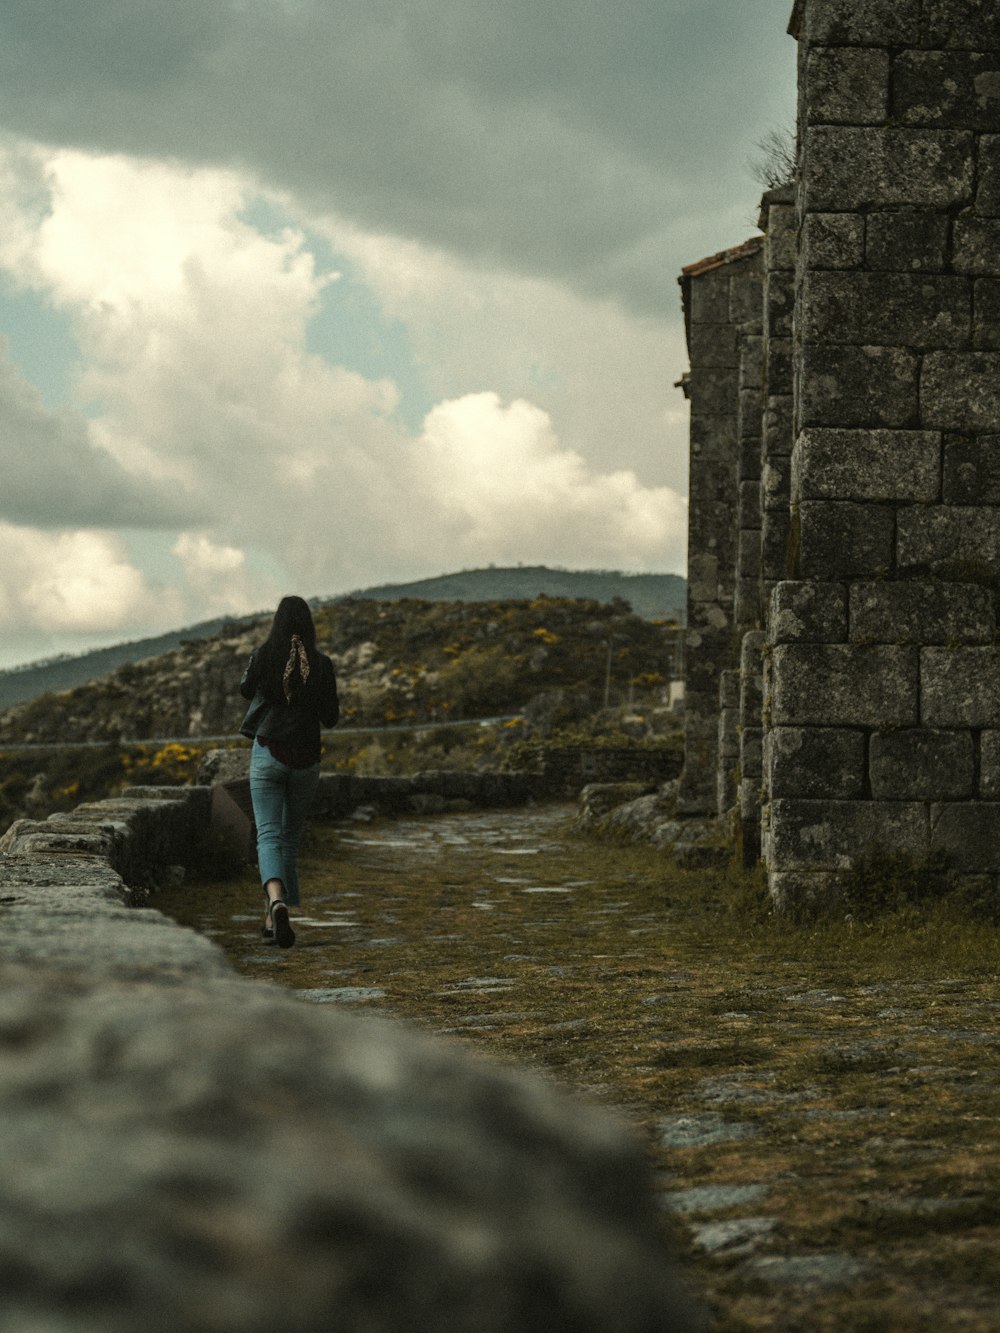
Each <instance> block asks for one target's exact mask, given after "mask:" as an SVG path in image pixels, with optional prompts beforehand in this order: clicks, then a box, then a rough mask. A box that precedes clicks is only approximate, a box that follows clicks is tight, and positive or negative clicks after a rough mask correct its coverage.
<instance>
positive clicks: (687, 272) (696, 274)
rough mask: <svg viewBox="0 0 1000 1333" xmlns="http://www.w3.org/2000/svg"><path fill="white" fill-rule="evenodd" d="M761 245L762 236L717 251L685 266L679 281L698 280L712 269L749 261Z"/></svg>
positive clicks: (762, 241) (762, 242) (752, 237)
mask: <svg viewBox="0 0 1000 1333" xmlns="http://www.w3.org/2000/svg"><path fill="white" fill-rule="evenodd" d="M763 244H764V238H763V236H751V237H750V239H749V240H748V241H744V242H743V244H742V245H734V246H732V247H731V248H730V249H728V250H719V251H718V252H717V253H716V254H714V255H708V257H707V258H705V259H699V260H697V261H696V262H695V263H694V264H685V265H684V267H683V268H682V269H681V276H680V279H679V281H681V282H683V281H684V279H685V278H700V277H701V275H702V274H703V273H711V271H712V269H716V268H722V267H723V266H724V265H726V264H737V263H739V261H740V260H741V259H749V258H750V257H751V255H755V254H757V252H758V251H759V250H760V248H761V247H762V246H763Z"/></svg>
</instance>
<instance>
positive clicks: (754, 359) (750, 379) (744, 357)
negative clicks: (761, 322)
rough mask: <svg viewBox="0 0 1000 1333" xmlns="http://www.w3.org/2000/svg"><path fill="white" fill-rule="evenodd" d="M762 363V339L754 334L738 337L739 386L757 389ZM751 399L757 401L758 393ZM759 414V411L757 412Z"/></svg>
mask: <svg viewBox="0 0 1000 1333" xmlns="http://www.w3.org/2000/svg"><path fill="white" fill-rule="evenodd" d="M763 365H764V339H763V338H761V337H759V336H757V335H756V334H755V335H753V336H751V337H743V338H741V339H740V388H741V389H759V388H760V382H761V370H762V369H763ZM751 401H754V402H758V403H759V401H760V400H759V395H757V396H755V398H754V399H753V400H751ZM758 415H759V413H758Z"/></svg>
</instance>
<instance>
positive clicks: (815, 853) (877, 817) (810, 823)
mask: <svg viewBox="0 0 1000 1333" xmlns="http://www.w3.org/2000/svg"><path fill="white" fill-rule="evenodd" d="M929 832H930V830H929V821H928V814H927V806H926V805H924V804H922V803H921V802H917V801H838V800H812V801H810V800H798V799H784V798H783V799H781V800H772V802H771V829H770V853H771V865H772V866H773V867H774V868H775V869H776V870H809V869H814V870H848V869H850V868H851V866H854V865H857V864H859V863H860V862H863V861H864V860H866V859H867V858H869V857H872V856H875V855H878V853H880V852H908V853H910V855H912V856H916V857H924V856H926V854H927V847H928V840H929Z"/></svg>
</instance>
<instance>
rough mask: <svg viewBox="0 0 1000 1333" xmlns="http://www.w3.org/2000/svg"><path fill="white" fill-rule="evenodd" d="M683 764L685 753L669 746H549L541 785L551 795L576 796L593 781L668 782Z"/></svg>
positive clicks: (544, 751)
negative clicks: (654, 747) (655, 747)
mask: <svg viewBox="0 0 1000 1333" xmlns="http://www.w3.org/2000/svg"><path fill="white" fill-rule="evenodd" d="M683 763H684V755H683V752H682V751H680V750H677V749H671V748H669V747H667V746H663V747H661V748H657V749H653V748H651V747H640V746H627V745H623V746H612V745H561V746H548V747H546V748H545V749H544V750H543V752H542V774H541V783H540V786H541V790H542V791H544V792H545V794H547V795H553V796H556V795H557V796H576V795H578V794H579V792H580V791H581V790H582V788H584V787H586V786H587V785H588V784H590V783H593V782H668V781H669V780H670V779H671V778H675V777H677V776H678V774H679V773H680V771H681V768H682V766H683Z"/></svg>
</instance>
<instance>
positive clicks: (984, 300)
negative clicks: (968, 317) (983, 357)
mask: <svg viewBox="0 0 1000 1333" xmlns="http://www.w3.org/2000/svg"><path fill="white" fill-rule="evenodd" d="M997 268H998V269H1000V264H998V265H997ZM973 303H974V304H973V315H972V345H973V347H975V348H977V349H981V350H983V351H1000V278H977V279H976V282H975V286H974V289H973Z"/></svg>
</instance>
